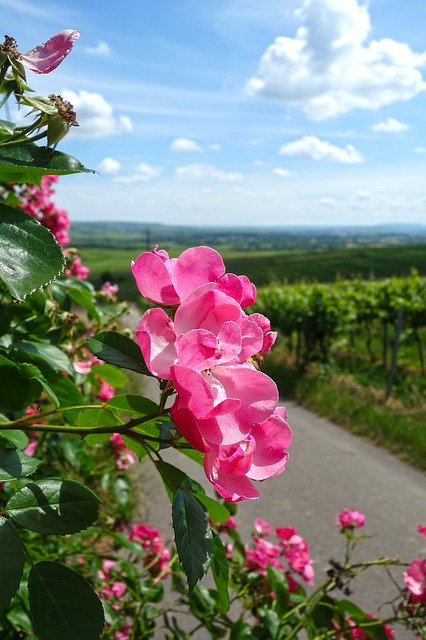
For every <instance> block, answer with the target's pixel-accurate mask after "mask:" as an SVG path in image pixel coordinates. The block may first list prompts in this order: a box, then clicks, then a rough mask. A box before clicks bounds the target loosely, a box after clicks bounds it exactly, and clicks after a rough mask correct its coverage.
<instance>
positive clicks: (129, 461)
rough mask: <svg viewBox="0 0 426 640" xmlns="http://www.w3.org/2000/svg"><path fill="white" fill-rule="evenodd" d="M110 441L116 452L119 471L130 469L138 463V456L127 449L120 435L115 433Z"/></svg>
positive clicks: (115, 456)
mask: <svg viewBox="0 0 426 640" xmlns="http://www.w3.org/2000/svg"><path fill="white" fill-rule="evenodd" d="M109 441H110V444H111V446H112V449H113V452H114V458H115V464H116V467H117V469H128V468H129V467H131V466H132V465H134V464H135V463H136V462H137V460H138V458H137V455H136V454H135V453H134V452H133V451H132V450H131V449H129V448H128V447H126V445H125V443H124V440H123V438H122V437H121V435H120V434H119V433H113V434H112V436H111V437H110V439H109Z"/></svg>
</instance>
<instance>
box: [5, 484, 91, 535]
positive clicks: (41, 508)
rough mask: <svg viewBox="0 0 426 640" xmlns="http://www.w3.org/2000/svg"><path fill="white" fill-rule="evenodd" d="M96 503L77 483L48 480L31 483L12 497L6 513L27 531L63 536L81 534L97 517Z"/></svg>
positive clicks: (85, 488)
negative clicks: (76, 532)
mask: <svg viewBox="0 0 426 640" xmlns="http://www.w3.org/2000/svg"><path fill="white" fill-rule="evenodd" d="M98 510H99V499H98V498H97V497H96V496H95V494H94V493H93V492H92V491H91V490H90V489H88V488H87V487H85V486H84V485H82V484H79V483H78V482H74V481H72V480H56V479H54V478H49V479H45V480H38V481H36V482H30V483H29V484H27V485H26V486H25V487H23V488H22V489H21V490H20V491H18V492H17V493H15V495H13V496H12V497H11V498H10V500H9V502H8V503H7V505H6V512H7V513H8V514H9V515H10V516H11V517H12V518H13V520H14V521H15V522H16V523H17V524H19V525H21V527H24V528H26V529H30V530H31V531H37V532H38V533H57V534H60V535H65V534H67V533H74V532H75V531H81V529H85V528H86V527H88V526H90V525H91V524H92V523H93V522H94V521H95V520H96V518H97V517H98Z"/></svg>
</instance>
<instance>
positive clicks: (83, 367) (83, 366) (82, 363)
mask: <svg viewBox="0 0 426 640" xmlns="http://www.w3.org/2000/svg"><path fill="white" fill-rule="evenodd" d="M72 366H73V368H74V369H75V371H77V373H81V374H82V375H85V376H87V374H89V373H90V371H91V369H92V363H91V362H90V360H74V362H73V363H72Z"/></svg>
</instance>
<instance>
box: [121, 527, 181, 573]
mask: <svg viewBox="0 0 426 640" xmlns="http://www.w3.org/2000/svg"><path fill="white" fill-rule="evenodd" d="M129 538H130V540H136V541H137V542H140V544H141V545H142V547H143V548H144V549H145V551H146V555H145V559H144V564H145V567H146V568H147V569H148V570H149V572H150V574H151V575H152V576H154V577H157V576H159V575H160V574H161V577H162V579H164V578H166V577H167V576H168V575H169V573H170V571H171V569H170V564H169V563H170V558H171V555H170V551H169V550H168V549H166V547H165V545H164V540H163V538H162V537H161V534H160V532H159V531H158V529H156V528H155V527H151V525H149V524H144V523H137V524H133V525H132V527H131V529H130V536H129Z"/></svg>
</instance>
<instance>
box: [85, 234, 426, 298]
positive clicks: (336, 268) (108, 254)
mask: <svg viewBox="0 0 426 640" xmlns="http://www.w3.org/2000/svg"><path fill="white" fill-rule="evenodd" d="M178 252H180V250H178ZM139 253H140V249H139V250H134V249H130V250H129V249H127V250H122V249H108V250H105V249H101V248H85V249H84V248H83V250H82V254H83V258H84V261H85V263H86V264H88V265H89V266H90V268H91V269H92V272H91V276H90V278H91V280H92V282H94V283H95V284H97V285H100V284H101V283H102V282H103V281H105V280H110V281H113V282H117V283H118V284H120V287H121V296H122V297H123V298H127V299H137V298H138V292H137V290H136V287H135V284H134V281H133V278H132V276H131V273H130V262H131V260H132V259H134V258H136V257H137V255H138V254H139ZM173 255H176V252H174V253H173ZM223 256H224V259H225V263H226V267H227V270H228V271H229V272H231V273H237V274H246V275H248V276H249V278H250V279H251V280H253V281H254V282H255V284H256V285H257V286H262V285H265V284H267V283H268V282H271V281H273V280H277V281H287V282H295V281H297V280H311V281H318V282H331V281H334V280H335V279H336V277H342V278H352V277H362V278H369V277H372V276H374V277H376V278H384V277H390V276H403V275H408V274H409V273H410V270H411V269H412V268H415V269H417V271H418V272H419V273H420V274H421V275H426V245H407V246H400V247H397V248H396V247H378V248H374V247H360V248H354V249H339V250H333V251H311V250H310V251H297V252H296V251H293V252H288V251H246V252H241V251H230V250H224V251H223Z"/></svg>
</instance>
